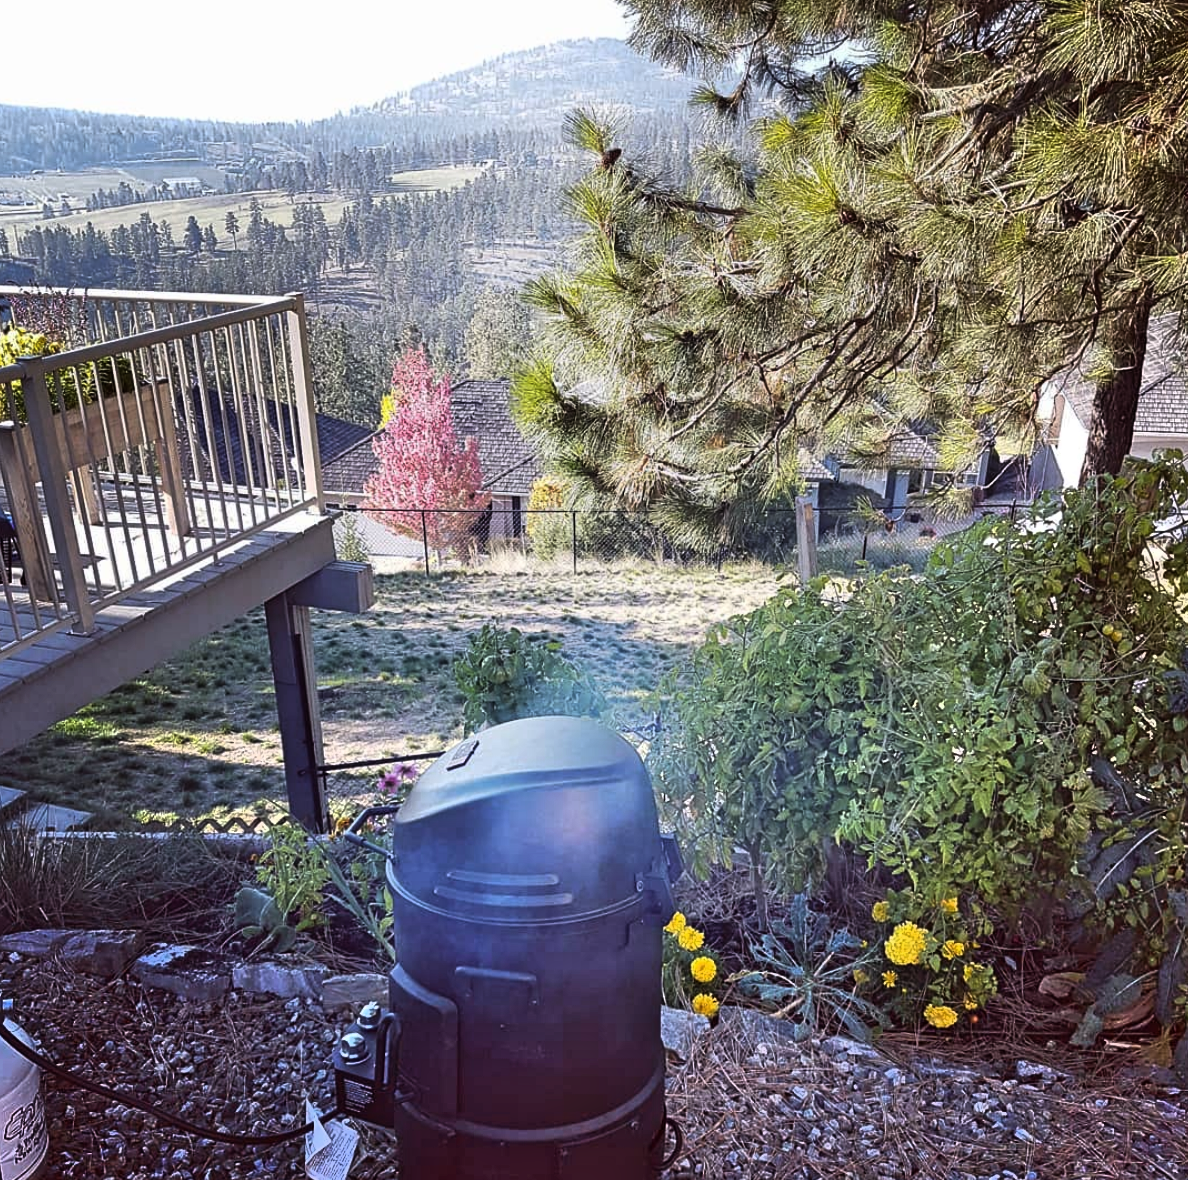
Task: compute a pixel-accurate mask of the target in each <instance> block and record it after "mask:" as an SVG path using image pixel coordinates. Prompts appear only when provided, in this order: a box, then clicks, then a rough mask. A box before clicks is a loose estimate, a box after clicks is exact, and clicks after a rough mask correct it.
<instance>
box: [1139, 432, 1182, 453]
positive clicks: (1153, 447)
mask: <svg viewBox="0 0 1188 1180" xmlns="http://www.w3.org/2000/svg"><path fill="white" fill-rule="evenodd" d="M1170 450H1176V451H1183V452H1184V454H1185V455H1186V456H1188V434H1139V433H1138V432H1136V433H1135V436H1134V442H1132V443H1131V445H1130V453H1131V454H1132V455H1136V456H1137V457H1138V458H1140V459H1150V458H1152V457H1153V456H1154V454H1155V452H1156V451H1170Z"/></svg>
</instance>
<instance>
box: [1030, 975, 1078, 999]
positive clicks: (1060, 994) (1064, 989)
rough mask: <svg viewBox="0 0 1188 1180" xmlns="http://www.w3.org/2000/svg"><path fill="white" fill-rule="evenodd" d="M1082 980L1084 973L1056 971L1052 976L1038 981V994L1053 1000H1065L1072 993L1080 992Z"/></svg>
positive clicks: (1046, 976)
mask: <svg viewBox="0 0 1188 1180" xmlns="http://www.w3.org/2000/svg"><path fill="white" fill-rule="evenodd" d="M1084 978H1085V972H1084V971H1057V972H1056V973H1055V974H1054V975H1045V976H1044V977H1043V979H1041V980H1040V985H1039V993H1040V995H1041V996H1051V997H1052V999H1053V1000H1067V999H1068V998H1069V996H1071V995H1072V994H1073V993H1074V992H1076V991H1079V990H1080V983H1081V980H1082V979H1084Z"/></svg>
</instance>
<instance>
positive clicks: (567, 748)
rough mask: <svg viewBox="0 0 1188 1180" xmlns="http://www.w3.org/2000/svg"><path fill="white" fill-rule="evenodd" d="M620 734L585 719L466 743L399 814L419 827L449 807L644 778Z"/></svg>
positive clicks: (441, 762)
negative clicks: (534, 791)
mask: <svg viewBox="0 0 1188 1180" xmlns="http://www.w3.org/2000/svg"><path fill="white" fill-rule="evenodd" d="M645 774H646V772H645V771H644V770H643V766H642V764H641V762H640V758H639V755H638V754H637V753H636V751H635V749H634V748H633V747H632V746H631V744H630V743H629V742H627V741H625V740H624V739H623V738H621V737H620V736H619V735H618V734H617V733H614V732H613V731H611V730H609V729H607V728H606V727H605V726H602V725H599V724H598V722H596V721H592V720H590V719H589V718H586V717H526V718H524V719H522V720H520V721H509V722H506V723H505V724H503V725H496V726H494V727H492V728H491V729H485V730H482V731H480V732H479V733H476V734H474V735H472V736H471V737H469V738H466V739H465V740H464V741H462V742H459V743H458V745H456V746H455V747H454V748H453V749H452V750H450V751H448V752H447V753H446V754H444V755H442V757H440V758H439V759H438V760H437V761H436V762H434V763H433V765H432V766H430V767H429V769H428V770H426V771H425V773H424V774H423V775H421V777H420V779H419V780H418V781H417V783H416V785H415V786H414V787H413V789H412V790H411V791H410V792H409V794H408V799H407V800H406V801H405V803H404V805H403V806H402V807H401V809H400V811H399V812H398V813H397V814H396V820H395V822H396V824H398V825H399V824H409V823H415V822H416V821H417V820H421V819H425V818H427V817H429V816H431V815H436V814H437V813H439V812H442V811H446V810H449V809H450V808H454V807H460V806H464V805H466V804H470V803H477V802H480V801H482V800H484V799H490V798H493V797H494V796H497V795H503V794H507V793H509V792H512V791H523V790H528V789H531V788H533V787H549V788H554V789H556V788H563V787H575V786H592V785H595V784H598V783H606V782H608V781H613V782H623V781H624V780H627V781H630V780H631V779H635V778H639V777H641V776H642V775H645Z"/></svg>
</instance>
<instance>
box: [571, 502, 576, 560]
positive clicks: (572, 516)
mask: <svg viewBox="0 0 1188 1180" xmlns="http://www.w3.org/2000/svg"><path fill="white" fill-rule="evenodd" d="M570 513H571V517H570V525H571V526H572V527H571V532H572V536H573V572H574V573H575V574H576V573H577V509H576V508H571V509H570Z"/></svg>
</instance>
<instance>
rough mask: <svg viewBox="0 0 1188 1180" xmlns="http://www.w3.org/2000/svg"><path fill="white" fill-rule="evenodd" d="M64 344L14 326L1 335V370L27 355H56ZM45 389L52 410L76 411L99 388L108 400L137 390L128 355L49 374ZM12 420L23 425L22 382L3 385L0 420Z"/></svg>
mask: <svg viewBox="0 0 1188 1180" xmlns="http://www.w3.org/2000/svg"><path fill="white" fill-rule="evenodd" d="M63 350H64V345H63V344H62V343H61V342H60V341H58V340H54V339H52V338H50V337H48V336H46V335H45V334H44V333H42V332H34V331H30V330H28V329H26V328H22V327H20V326H19V325H15V324H14V325H11V326H10V327H9V328H8V329H7V330H6V331H3V332H0V367H3V366H5V365H12V364H15V363H16V362H17V361H19V360H20V359H21V358H22V357H26V356H56V355H57V354H58V353H60V352H62V351H63ZM45 384H46V390H47V392H48V393H49V400H50V408H51V409H52V410H53V411H54V412H55V413H56V412H58V411H59V410H62V409H66V410H71V409H74V408H75V407H76V406H77V405H78V404H79V401H80V399H81V400H82V401H85V402H91V401H94V400H95V397H96V388H98V389H100V390H102V392H103V395H104V396H105V397H106V396H108V395H109V394H112V393H115V392H117V390H118V391H122V392H125V393H126V392H128V391H130V390H132V389H134V388H135V380H134V374H133V371H132V364H131V362H130V361H129V359H128V358H127V357H126V356H118V357H109V358H106V359H105V360H102V361H99V362H96V364H95V365H93V366H92V365H80V366H77V367H71V368H66V369H58V370H54V371H51V372H48V373H46V375H45ZM5 419H11V420H13V421H15V422H24V421H25V420H26V413H25V391H24V386H23V383H22V382H21V381H19V380H17V381H12V382H10V383H8V384H0V421H4V420H5Z"/></svg>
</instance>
